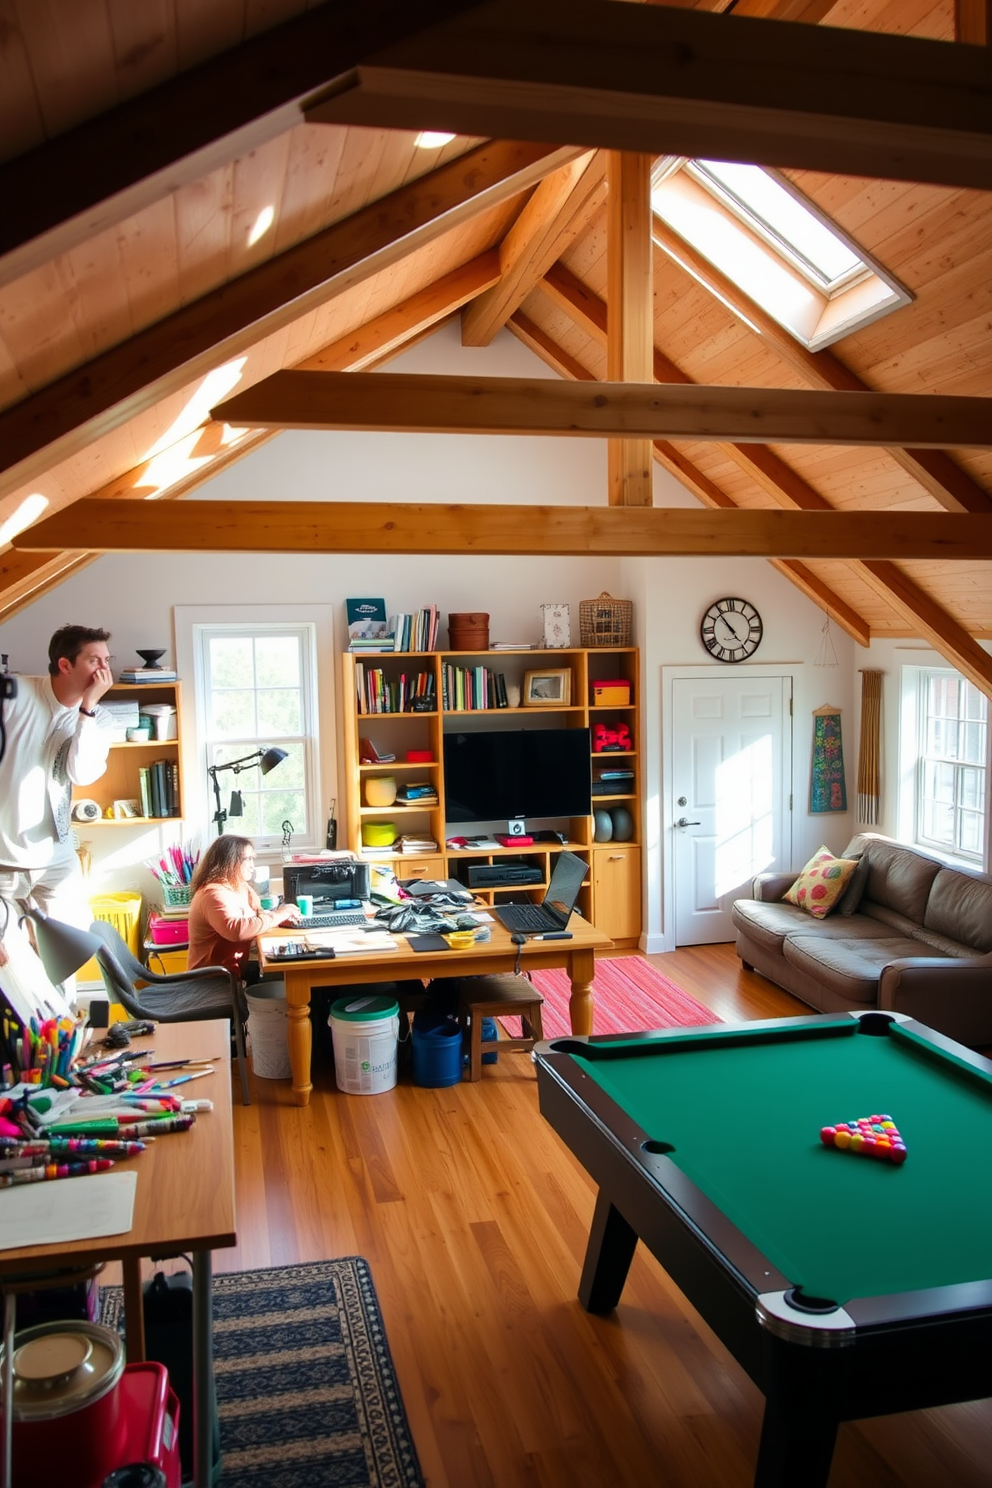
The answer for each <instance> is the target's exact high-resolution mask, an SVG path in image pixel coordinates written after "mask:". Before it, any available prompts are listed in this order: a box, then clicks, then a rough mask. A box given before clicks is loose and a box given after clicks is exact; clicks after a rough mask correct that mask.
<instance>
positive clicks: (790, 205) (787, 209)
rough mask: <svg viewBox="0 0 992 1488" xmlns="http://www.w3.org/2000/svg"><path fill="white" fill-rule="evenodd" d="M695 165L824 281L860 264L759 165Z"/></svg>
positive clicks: (715, 162) (708, 162)
mask: <svg viewBox="0 0 992 1488" xmlns="http://www.w3.org/2000/svg"><path fill="white" fill-rule="evenodd" d="M699 164H700V166H702V167H703V168H704V169H705V171H706V172H707V173H708V174H709V175H711V176H713V177H714V178H715V179H716V180H717V181H719V182H720V184H721V185H722V186H723V187H724V188H725V189H726V190H727V191H729V192H730V194H731V195H732V196H733V197H734V198H735V199H736V200H737V201H738V202H740V203H741V205H742V206H744V207H745V208H747V209H748V210H749V211H751V212H753V213H754V215H755V217H756V218H758V220H759V221H760V222H763V223H764V224H765V226H766V227H768V228H770V230H771V231H772V232H773V233H774V234H775V235H776V237H778V238H780V239H782V241H783V242H785V243H787V244H788V245H789V246H790V247H791V248H793V249H794V250H795V252H796V253H798V254H799V256H800V258H802V259H805V261H806V263H808V264H809V265H810V266H811V267H812V268H813V269H815V270H816V272H817V273H818V274H819V275H820V277H821V278H822V279H823V280H824V282H825V283H827V284H832V283H833V281H834V280H835V279H839V278H840V277H841V275H842V274H847V273H849V272H850V271H851V270H852V269H856V268H857V267H858V265H859V264H860V263H861V260H860V259H859V258H858V256H857V255H856V254H854V253H852V252H851V250H850V248H848V246H847V244H846V243H844V242H842V241H841V239H840V238H839V237H838V236H837V235H836V233H833V232H831V230H830V228H829V227H826V226H825V225H824V224H823V223H822V222H821V221H820V219H819V218H818V217H817V216H816V215H815V214H814V213H813V212H811V211H810V210H809V208H808V207H805V206H804V205H803V203H802V202H800V201H797V200H796V198H795V197H794V196H793V195H792V193H791V192H789V191H786V189H785V187H784V186H781V185H779V183H778V181H776V180H775V179H774V177H772V176H770V175H769V174H768V173H767V171H764V170H762V168H761V166H760V165H739V164H736V163H734V162H731V161H722V160H701V161H700V162H699Z"/></svg>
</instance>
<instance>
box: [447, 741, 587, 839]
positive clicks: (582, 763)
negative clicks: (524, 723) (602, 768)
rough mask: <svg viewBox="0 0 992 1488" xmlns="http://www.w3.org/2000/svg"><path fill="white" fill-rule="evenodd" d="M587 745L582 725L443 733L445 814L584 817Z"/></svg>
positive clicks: (483, 818)
mask: <svg viewBox="0 0 992 1488" xmlns="http://www.w3.org/2000/svg"><path fill="white" fill-rule="evenodd" d="M590 750H591V744H590V736H589V730H588V729H587V728H577V729H555V728H551V729H493V730H480V731H479V732H478V733H468V732H464V733H461V732H459V733H450V734H445V736H444V814H445V819H446V820H447V821H448V822H497V821H511V820H513V818H514V817H531V818H535V817H559V816H588V815H589V813H590V811H591V810H592V786H591V779H592V768H591V761H590Z"/></svg>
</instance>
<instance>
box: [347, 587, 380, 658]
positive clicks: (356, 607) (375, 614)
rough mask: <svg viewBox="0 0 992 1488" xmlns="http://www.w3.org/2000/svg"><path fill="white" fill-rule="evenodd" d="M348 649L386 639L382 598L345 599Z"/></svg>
mask: <svg viewBox="0 0 992 1488" xmlns="http://www.w3.org/2000/svg"><path fill="white" fill-rule="evenodd" d="M345 609H346V610H347V613H348V649H349V650H351V649H352V648H353V647H354V646H355V645H356V644H357V645H363V644H366V643H368V642H370V641H378V642H379V643H380V644H381V643H382V642H383V641H384V640H385V639H386V602H385V600H383V599H346V600H345Z"/></svg>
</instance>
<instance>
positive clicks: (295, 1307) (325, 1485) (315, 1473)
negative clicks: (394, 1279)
mask: <svg viewBox="0 0 992 1488" xmlns="http://www.w3.org/2000/svg"><path fill="white" fill-rule="evenodd" d="M213 1302H214V1373H215V1379H216V1385H217V1402H218V1410H219V1414H220V1444H221V1474H220V1479H219V1488H263V1485H264V1488H423V1482H424V1480H423V1477H422V1475H421V1471H420V1464H419V1462H418V1461H417V1452H416V1448H415V1447H414V1445H413V1439H412V1437H411V1435H410V1428H409V1425H408V1423H407V1419H406V1411H405V1410H404V1408H403V1399H402V1396H401V1395H400V1390H399V1385H398V1383H397V1380H396V1375H395V1372H394V1370H393V1362H392V1359H391V1358H390V1354H389V1345H388V1344H387V1342H386V1334H385V1329H384V1328H383V1324H382V1317H381V1315H380V1312H379V1303H378V1299H377V1297H376V1294H375V1288H374V1286H373V1284H372V1277H371V1275H370V1274H369V1268H368V1264H367V1263H366V1262H365V1261H364V1260H362V1259H361V1258H360V1257H359V1256H349V1257H346V1258H345V1259H343V1260H334V1261H317V1262H314V1263H312V1264H310V1265H303V1266H278V1267H275V1268H273V1269H272V1270H269V1271H239V1272H233V1273H232V1274H230V1275H226V1276H224V1275H220V1276H215V1277H214V1284H213ZM121 1308H122V1295H121V1292H120V1289H119V1288H117V1287H110V1288H105V1289H103V1290H102V1292H101V1316H102V1320H103V1321H104V1322H106V1323H109V1324H111V1325H113V1324H114V1323H116V1322H117V1321H118V1320H119V1318H120V1314H121Z"/></svg>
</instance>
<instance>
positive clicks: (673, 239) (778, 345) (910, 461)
mask: <svg viewBox="0 0 992 1488" xmlns="http://www.w3.org/2000/svg"><path fill="white" fill-rule="evenodd" d="M654 240H655V242H656V243H657V244H658V246H659V248H661V249H662V250H663V252H665V253H666V254H667V255H668V257H669V258H670V259H671V260H672V262H673V263H675V264H676V265H677V266H678V267H679V268H680V269H681V270H682V271H683V273H685V274H687V275H688V276H689V277H690V278H692V279H695V280H696V281H697V282H698V283H699V284H702V286H703V288H704V289H708V290H709V291H710V293H711V294H714V295H716V296H717V298H718V299H721V300H722V301H723V302H724V304H725V305H727V306H728V307H729V308H730V309H731V310H733V311H734V312H735V313H736V314H737V315H739V316H740V317H741V319H742V320H744V321H745V323H747V324H749V325H751V326H753V327H754V329H755V330H757V331H758V332H759V333H760V335H761V338H762V340H763V342H764V343H765V345H766V346H770V347H771V348H772V349H773V350H774V351H775V352H777V353H778V355H779V356H780V357H781V358H782V359H783V361H784V362H786V364H787V365H788V366H790V367H792V368H793V369H794V370H795V371H796V372H798V373H799V375H800V377H802V378H803V380H804V381H805V382H807V383H808V384H809V386H810V387H814V388H821V389H824V390H833V391H834V392H870V391H871V389H870V388H869V386H868V384H867V383H866V382H863V381H862V380H861V378H860V377H858V375H857V373H855V372H852V371H851V369H850V368H849V367H846V366H845V365H844V363H843V362H842V361H841V360H840V358H839V357H838V356H837V354H836V353H835V352H833V351H810V350H809V348H808V347H806V346H803V345H802V343H801V342H799V341H797V340H796V338H795V336H791V335H790V334H789V332H788V331H787V330H786V329H785V327H784V326H781V325H779V323H778V321H777V320H775V319H774V317H773V316H771V315H769V314H768V312H767V311H766V310H764V309H762V307H761V306H760V305H758V304H757V303H756V302H755V301H754V300H752V299H751V298H750V297H749V296H748V295H746V294H745V293H744V291H743V290H742V289H741V288H740V287H739V286H738V285H737V284H735V283H734V281H733V280H732V279H731V278H729V277H728V276H727V275H726V274H723V273H721V272H720V270H719V269H718V268H716V266H715V265H714V264H711V263H710V261H709V259H707V258H704V256H703V255H702V254H701V253H700V252H699V251H698V250H697V249H696V248H694V247H693V246H692V244H691V243H687V242H686V241H685V239H684V238H681V237H679V235H678V233H676V232H675V231H674V229H673V228H671V227H669V225H668V223H667V222H665V221H663V220H662V218H660V217H657V216H656V217H655V219H654ZM554 275H555V271H554V270H552V272H551V274H549V275H548V276H547V280H548V282H549V283H553V280H554ZM570 288H571V286H570V285H569V284H568V283H567V281H566V282H564V283H563V284H562V285H561V286H560V287H559V286H557V285H555V286H554V292H557V293H560V294H561V295H562V296H563V297H564V296H565V295H567V294H568V291H569V289H570ZM576 308H579V306H578V305H577V306H576ZM655 375H656V376H657V373H656V374H655ZM659 380H660V379H659ZM889 454H890V456H891V457H892V459H893V460H895V462H896V464H897V465H899V466H900V468H901V469H902V470H905V472H906V474H907V475H910V476H912V478H913V480H915V481H916V482H917V484H918V485H920V486H922V487H923V489H924V490H925V491H927V493H928V494H929V495H931V496H932V497H933V498H934V500H935V501H939V502H940V504H941V506H943V507H944V508H945V509H946V510H947V511H975V512H979V511H992V495H990V494H989V492H988V491H985V490H984V489H983V488H982V487H981V486H980V485H979V484H978V483H977V481H975V480H973V479H972V477H971V476H970V475H969V474H968V473H967V471H965V470H962V468H961V466H960V465H958V464H957V463H956V462H955V460H954V459H953V458H952V456H950V455H948V454H947V453H946V452H945V451H944V450H929V449H919V448H899V447H892V448H890V449H889Z"/></svg>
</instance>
